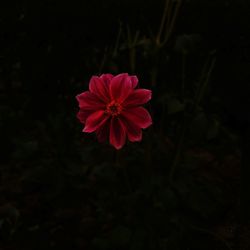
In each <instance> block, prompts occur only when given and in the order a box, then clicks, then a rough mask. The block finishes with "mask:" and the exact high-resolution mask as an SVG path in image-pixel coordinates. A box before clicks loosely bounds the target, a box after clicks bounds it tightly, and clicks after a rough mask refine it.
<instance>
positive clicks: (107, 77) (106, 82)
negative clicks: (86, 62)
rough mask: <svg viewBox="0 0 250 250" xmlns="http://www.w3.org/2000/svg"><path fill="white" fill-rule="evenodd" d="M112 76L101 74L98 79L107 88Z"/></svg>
mask: <svg viewBox="0 0 250 250" xmlns="http://www.w3.org/2000/svg"><path fill="white" fill-rule="evenodd" d="M113 77H114V76H113V75H112V74H102V75H101V76H100V78H101V79H102V80H103V82H104V83H105V84H106V85H107V86H108V85H109V84H110V82H111V80H112V78H113Z"/></svg>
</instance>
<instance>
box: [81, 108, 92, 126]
mask: <svg viewBox="0 0 250 250" xmlns="http://www.w3.org/2000/svg"><path fill="white" fill-rule="evenodd" d="M92 113H93V111H90V110H80V111H79V112H78V113H77V118H78V119H79V121H80V122H81V123H85V122H86V120H87V118H88V116H89V115H90V114H92Z"/></svg>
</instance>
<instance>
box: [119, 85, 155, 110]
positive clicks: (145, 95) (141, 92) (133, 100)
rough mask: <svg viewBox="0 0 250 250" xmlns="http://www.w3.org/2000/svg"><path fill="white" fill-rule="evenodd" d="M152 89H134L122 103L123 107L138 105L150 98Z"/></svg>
mask: <svg viewBox="0 0 250 250" xmlns="http://www.w3.org/2000/svg"><path fill="white" fill-rule="evenodd" d="M151 96H152V91H151V90H148V89H135V90H134V91H132V92H131V94H130V95H129V96H128V97H127V99H126V100H125V101H124V103H123V105H124V106H125V107H127V106H129V107H131V106H139V105H142V104H144V103H146V102H148V101H149V100H150V99H151Z"/></svg>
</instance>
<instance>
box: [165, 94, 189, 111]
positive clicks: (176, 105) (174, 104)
mask: <svg viewBox="0 0 250 250" xmlns="http://www.w3.org/2000/svg"><path fill="white" fill-rule="evenodd" d="M184 107H185V105H184V104H183V103H181V102H180V101H179V100H178V99H176V98H174V97H170V98H168V100H167V110H168V114H175V113H178V112H181V111H183V109H184Z"/></svg>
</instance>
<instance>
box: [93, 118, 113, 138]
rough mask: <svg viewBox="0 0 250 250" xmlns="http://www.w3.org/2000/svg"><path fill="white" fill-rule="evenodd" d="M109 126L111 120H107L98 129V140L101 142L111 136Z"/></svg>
mask: <svg viewBox="0 0 250 250" xmlns="http://www.w3.org/2000/svg"><path fill="white" fill-rule="evenodd" d="M109 127H110V120H107V121H106V122H105V123H103V124H102V125H101V126H100V127H99V128H98V129H97V130H96V135H97V140H98V141H99V142H102V143H103V142H105V141H107V139H108V136H109Z"/></svg>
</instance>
